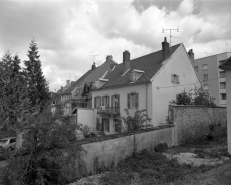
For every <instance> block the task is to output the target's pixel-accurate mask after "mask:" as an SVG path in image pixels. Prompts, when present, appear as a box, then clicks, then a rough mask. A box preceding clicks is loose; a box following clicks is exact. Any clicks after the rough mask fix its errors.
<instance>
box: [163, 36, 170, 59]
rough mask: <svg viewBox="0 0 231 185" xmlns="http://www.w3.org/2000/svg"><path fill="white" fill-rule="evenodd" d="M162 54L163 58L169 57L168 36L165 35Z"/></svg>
mask: <svg viewBox="0 0 231 185" xmlns="http://www.w3.org/2000/svg"><path fill="white" fill-rule="evenodd" d="M162 56H163V60H165V59H167V58H168V57H169V43H168V42H167V39H166V37H164V42H162Z"/></svg>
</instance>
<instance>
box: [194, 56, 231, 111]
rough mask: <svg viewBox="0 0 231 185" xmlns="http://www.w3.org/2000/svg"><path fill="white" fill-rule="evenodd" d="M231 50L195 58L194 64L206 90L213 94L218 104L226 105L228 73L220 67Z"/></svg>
mask: <svg viewBox="0 0 231 185" xmlns="http://www.w3.org/2000/svg"><path fill="white" fill-rule="evenodd" d="M230 56H231V52H225V53H220V54H216V55H211V56H207V57H203V58H199V59H196V60H194V66H195V69H196V71H197V73H198V74H199V77H200V79H201V81H202V83H203V86H204V90H206V91H208V92H209V94H210V96H213V97H214V98H216V99H215V103H216V105H218V106H223V107H226V101H227V100H226V99H227V97H226V96H227V92H226V79H227V77H226V75H225V71H224V70H223V69H219V68H218V66H219V65H221V64H222V63H223V62H224V61H225V60H227V58H229V57H230Z"/></svg>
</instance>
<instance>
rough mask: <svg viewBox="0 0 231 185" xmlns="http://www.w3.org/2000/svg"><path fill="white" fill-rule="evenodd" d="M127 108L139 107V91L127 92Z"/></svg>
mask: <svg viewBox="0 0 231 185" xmlns="http://www.w3.org/2000/svg"><path fill="white" fill-rule="evenodd" d="M127 108H128V109H139V93H138V92H131V93H128V94H127Z"/></svg>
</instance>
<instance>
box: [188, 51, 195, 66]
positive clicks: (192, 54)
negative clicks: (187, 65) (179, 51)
mask: <svg viewBox="0 0 231 185" xmlns="http://www.w3.org/2000/svg"><path fill="white" fill-rule="evenodd" d="M188 55H189V57H190V58H191V60H192V61H193V63H194V53H193V50H192V49H190V50H189V51H188Z"/></svg>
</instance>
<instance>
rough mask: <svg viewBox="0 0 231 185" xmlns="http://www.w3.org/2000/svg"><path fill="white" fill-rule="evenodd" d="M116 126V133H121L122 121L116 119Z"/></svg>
mask: <svg viewBox="0 0 231 185" xmlns="http://www.w3.org/2000/svg"><path fill="white" fill-rule="evenodd" d="M117 124H118V132H119V133H121V132H122V121H121V120H120V119H118V121H117Z"/></svg>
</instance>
